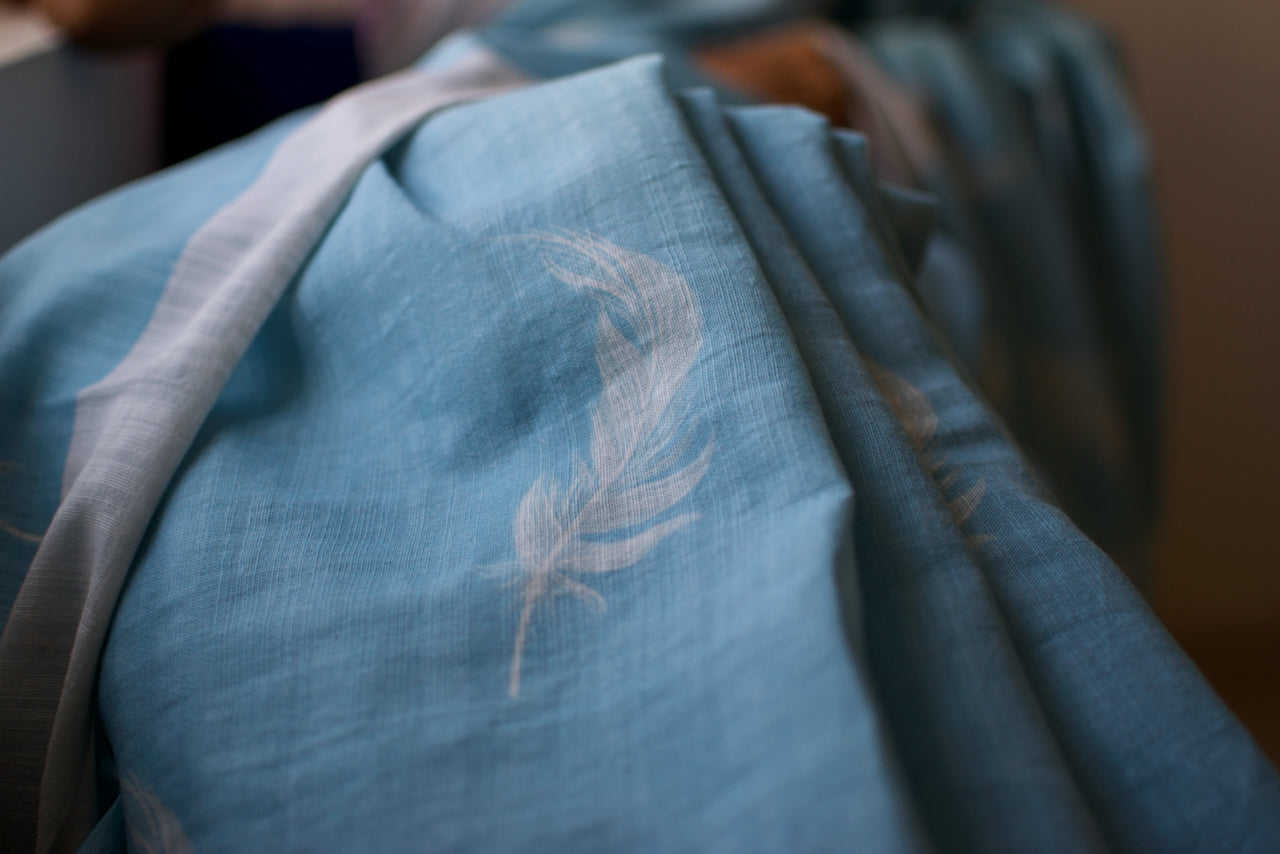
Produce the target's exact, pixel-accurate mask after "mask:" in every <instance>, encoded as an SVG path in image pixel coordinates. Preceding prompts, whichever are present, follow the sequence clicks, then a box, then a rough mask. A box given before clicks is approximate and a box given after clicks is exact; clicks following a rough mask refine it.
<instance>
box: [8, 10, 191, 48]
mask: <svg viewBox="0 0 1280 854" xmlns="http://www.w3.org/2000/svg"><path fill="white" fill-rule="evenodd" d="M7 2H10V3H15V2H16V3H17V5H26V6H31V7H32V8H34V9H37V10H39V12H40V13H41V14H43V15H44V16H45V17H47V18H48V19H49V20H50V21H51V22H53V24H54V25H55V26H57V27H58V29H60V30H62V31H63V32H64V33H66V34H67V36H68V37H69V38H70V39H71V40H72V41H74V42H76V43H78V44H81V45H84V46H87V47H94V48H109V49H122V48H136V47H151V46H156V45H165V44H170V43H172V42H174V41H177V40H178V39H182V38H185V37H186V36H189V35H190V34H191V33H194V32H196V31H198V30H199V29H200V28H201V27H203V26H204V25H205V23H206V21H207V20H208V18H209V15H210V13H211V11H212V9H213V6H214V0H7Z"/></svg>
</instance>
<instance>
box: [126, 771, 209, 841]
mask: <svg viewBox="0 0 1280 854" xmlns="http://www.w3.org/2000/svg"><path fill="white" fill-rule="evenodd" d="M120 792H121V794H122V795H123V796H124V802H125V804H126V805H127V806H126V809H125V835H126V836H128V838H129V850H130V851H137V852H142V854H153V852H154V854H187V852H190V851H191V850H192V849H191V843H190V842H189V841H187V835H186V833H185V832H184V831H183V829H182V823H181V822H179V821H178V817H177V816H175V815H174V814H173V811H172V810H170V809H169V808H168V807H166V806H165V805H164V803H163V802H162V801H161V800H160V799H159V798H157V797H156V795H155V793H154V792H152V791H151V789H149V788H148V787H147V786H146V784H145V783H143V782H142V780H140V779H139V778H138V777H136V776H134V775H132V774H125V775H123V776H122V777H121V779H120Z"/></svg>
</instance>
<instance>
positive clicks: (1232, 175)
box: [1074, 0, 1280, 762]
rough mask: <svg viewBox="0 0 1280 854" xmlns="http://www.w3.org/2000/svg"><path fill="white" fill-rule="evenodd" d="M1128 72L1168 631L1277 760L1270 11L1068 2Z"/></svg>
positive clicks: (1275, 60)
mask: <svg viewBox="0 0 1280 854" xmlns="http://www.w3.org/2000/svg"><path fill="white" fill-rule="evenodd" d="M1074 3H1075V5H1076V6H1077V7H1079V8H1081V9H1082V10H1084V11H1085V12H1087V13H1089V14H1090V15H1092V16H1094V17H1095V18H1096V19H1098V20H1101V21H1103V22H1106V23H1107V24H1109V26H1110V29H1111V30H1112V31H1113V33H1114V34H1115V35H1116V36H1117V37H1118V38H1119V40H1120V42H1121V44H1122V45H1123V48H1124V52H1125V54H1126V56H1127V58H1128V60H1129V64H1130V67H1131V71H1132V73H1133V77H1134V80H1135V85H1136V88H1137V93H1138V100H1139V103H1140V105H1141V106H1142V109H1143V112H1144V115H1145V116H1146V119H1147V123H1148V128H1149V130H1150V133H1151V136H1152V142H1153V145H1154V148H1155V153H1156V165H1157V182H1158V183H1157V187H1158V190H1159V192H1160V197H1161V208H1162V214H1163V216H1164V233H1165V244H1166V248H1167V254H1168V259H1169V264H1170V280H1169V286H1170V291H1169V301H1168V324H1167V332H1168V343H1169V350H1168V358H1169V364H1170V371H1171V373H1170V385H1169V389H1168V392H1169V403H1168V409H1167V411H1166V425H1167V429H1168V433H1167V436H1168V445H1167V448H1166V456H1165V458H1166V465H1165V471H1166V476H1167V480H1166V484H1165V487H1166V491H1165V496H1166V505H1165V519H1164V523H1163V526H1162V528H1161V531H1160V535H1159V542H1158V555H1157V558H1158V561H1159V565H1160V571H1161V579H1162V581H1161V585H1160V587H1159V589H1158V593H1157V601H1156V606H1157V609H1158V610H1159V612H1160V614H1161V616H1162V617H1163V618H1164V620H1165V622H1166V623H1167V624H1168V625H1169V627H1170V628H1171V629H1172V630H1173V632H1174V634H1175V635H1176V636H1177V638H1178V640H1179V641H1180V642H1181V643H1182V645H1183V646H1184V647H1185V648H1186V649H1187V651H1188V652H1189V653H1190V654H1191V656H1192V657H1193V658H1194V659H1195V660H1196V661H1197V663H1198V664H1199V665H1200V666H1201V669H1203V670H1204V671H1205V673H1206V675H1207V676H1208V677H1209V679H1210V681H1211V682H1213V683H1214V685H1215V687H1217V689H1218V691H1219V692H1220V693H1221V694H1222V695H1223V696H1224V697H1225V698H1226V699H1227V701H1228V702H1229V703H1230V704H1231V705H1232V706H1233V708H1234V709H1235V710H1236V713H1237V714H1238V715H1240V716H1241V718H1242V719H1243V720H1244V722H1245V723H1246V724H1247V725H1248V726H1250V727H1251V728H1252V729H1253V731H1254V733H1255V735H1256V736H1257V737H1258V739H1259V741H1261V742H1262V743H1263V746H1264V747H1265V748H1266V749H1267V750H1268V752H1269V753H1270V755H1271V757H1272V758H1273V759H1275V760H1276V761H1278V762H1280V443H1278V442H1277V440H1278V439H1280V49H1277V46H1276V41H1277V34H1278V33H1280V3H1278V2H1276V0H1218V1H1217V2H1215V3H1205V2H1203V0H1160V2H1155V0H1074Z"/></svg>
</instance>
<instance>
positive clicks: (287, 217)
mask: <svg viewBox="0 0 1280 854" xmlns="http://www.w3.org/2000/svg"><path fill="white" fill-rule="evenodd" d="M562 5H563V4H562ZM768 5H769V4H761V9H760V10H757V11H761V13H762V14H764V13H767V12H776V10H775V9H772V8H771V7H770V8H765V7H767V6H768ZM730 6H733V4H724V6H723V8H728V7H730ZM552 7H555V8H554V9H553V8H552ZM559 8H560V7H559V6H556V5H555V4H550V5H549V6H547V7H545V8H541V9H539V8H537V4H532V3H530V4H527V5H526V6H525V7H523V8H519V7H518V8H517V9H515V10H513V11H512V13H511V17H509V18H507V19H506V20H505V21H501V22H499V24H497V25H495V29H493V30H491V31H488V32H487V33H484V34H481V35H480V36H476V37H455V38H454V39H452V40H450V41H448V42H446V43H445V44H442V45H441V46H440V47H438V48H437V49H435V50H434V51H433V52H432V53H430V54H429V55H428V56H427V57H426V58H425V59H424V60H423V61H422V62H421V63H420V64H419V67H417V68H416V69H413V70H410V71H408V72H405V73H404V74H402V75H400V76H396V77H390V78H386V79H385V80H382V81H378V82H375V83H372V84H369V85H367V86H366V87H364V88H361V89H357V90H353V91H352V92H350V93H347V94H346V95H343V96H341V97H340V98H338V99H336V100H335V101H333V102H332V103H330V104H329V105H327V106H326V107H324V108H323V109H321V110H319V111H316V112H314V113H310V114H304V115H299V116H295V117H291V118H289V119H286V120H284V121H282V122H280V123H278V124H276V125H274V126H272V127H269V128H267V129H266V130H264V131H262V132H259V133H257V134H255V135H253V136H251V137H249V138H247V139H245V140H243V141H241V142H238V143H234V144H232V145H230V146H227V147H224V148H222V149H219V150H217V151H215V152H213V153H211V154H209V155H207V156H205V157H202V158H200V159H198V160H195V161H193V162H190V163H188V164H186V165H183V166H181V167H179V168H177V169H174V170H170V171H167V172H165V173H162V174H160V175H157V176H155V177H153V178H150V179H148V180H146V181H143V182H140V183H138V184H136V185H133V186H131V187H128V188H125V189H124V190H121V191H119V192H117V193H114V194H112V195H110V196H108V197H106V198H104V199H102V200H99V201H98V202H95V203H93V204H91V205H89V206H87V207H85V208H83V209H81V210H80V211H77V212H75V213H74V214H72V215H71V216H69V217H67V218H64V219H63V220H62V221H60V222H59V223H57V224H55V225H54V226H52V227H51V228H49V229H47V230H45V231H44V232H42V233H40V234H39V235H37V236H36V237H34V238H32V239H31V240H29V241H27V242H25V243H24V244H22V245H21V246H19V247H18V248H17V249H16V250H14V251H13V252H12V253H10V254H9V255H8V256H6V257H5V258H4V259H3V260H2V261H0V300H2V302H0V412H3V413H4V415H3V417H2V418H0V460H2V461H3V468H2V469H0V478H2V479H3V482H4V484H5V488H4V489H3V490H0V522H2V523H3V529H2V530H0V585H2V586H0V606H2V608H3V613H5V614H6V622H5V628H4V635H3V639H0V752H2V753H0V755H3V764H2V765H0V794H2V795H3V797H2V798H0V800H2V801H3V806H2V807H0V820H2V821H3V825H0V827H2V829H3V833H4V834H5V836H4V840H5V843H6V844H7V845H8V846H9V847H11V848H13V849H14V850H40V851H46V850H52V849H54V848H58V849H67V848H74V847H76V846H77V845H80V844H81V843H82V842H83V845H84V848H83V850H94V851H113V850H124V849H125V847H126V846H127V847H128V848H129V850H174V851H184V850H194V851H239V850H245V849H264V850H289V851H328V850H334V851H338V850H352V849H355V850H432V851H436V850H439V851H452V850H495V851H543V850H548V849H555V850H571V851H598V850H618V851H637V852H638V851H655V850H661V851H667V850H671V851H779V850H787V851H791V850H795V851H827V850H833V849H845V848H857V849H858V850H868V851H886V852H888V851H904V852H906V851H929V850H938V851H1028V850H1036V851H1048V850H1060V851H1063V852H1080V851H1106V850H1116V851H1223V852H1236V851H1268V850H1272V849H1274V848H1276V847H1277V846H1280V778H1278V777H1277V775H1276V772H1275V769H1274V768H1272V766H1271V765H1269V764H1268V762H1267V761H1266V760H1265V759H1264V758H1263V757H1262V756H1261V755H1260V753H1259V752H1258V750H1257V748H1256V746H1255V745H1254V744H1253V742H1252V741H1251V740H1250V739H1249V737H1248V735H1247V734H1245V732H1244V731H1243V730H1242V729H1241V728H1240V726H1239V724H1238V723H1237V722H1236V721H1235V719H1234V718H1233V717H1232V716H1231V714H1230V713H1229V712H1228V711H1227V710H1226V709H1225V708H1224V707H1223V706H1222V704H1221V702H1220V701H1219V700H1218V699H1217V698H1216V697H1215V696H1214V694H1213V693H1212V691H1211V690H1210V689H1209V688H1208V687H1207V685H1206V684H1205V683H1204V682H1203V680H1202V679H1201V677H1200V676H1199V675H1198V674H1197V673H1196V671H1195V669H1194V668H1193V667H1192V665H1191V664H1190V663H1189V661H1188V660H1187V659H1186V657H1185V656H1184V655H1183V654H1182V653H1181V651H1180V650H1179V649H1178V648H1177V647H1176V645H1175V644H1174V643H1173V642H1172V641H1171V639H1170V638H1169V637H1168V635H1167V634H1166V633H1165V632H1164V630H1163V629H1162V628H1161V626H1160V625H1159V623H1158V622H1157V620H1156V619H1155V618H1154V616H1153V615H1152V614H1151V612H1150V611H1149V609H1148V608H1147V606H1146V605H1145V603H1144V602H1143V600H1142V598H1141V597H1140V596H1139V595H1138V593H1137V592H1136V591H1135V589H1134V588H1133V587H1132V586H1131V584H1130V583H1129V582H1128V580H1127V579H1126V578H1125V576H1124V575H1123V573H1121V572H1120V571H1119V570H1118V569H1117V567H1116V566H1115V564H1113V563H1112V562H1111V560H1110V559H1109V558H1108V557H1107V556H1106V554H1105V553H1104V552H1102V551H1101V550H1100V549H1099V548H1098V547H1097V546H1095V545H1094V544H1093V543H1092V542H1091V541H1090V540H1089V539H1088V538H1087V537H1085V536H1084V535H1083V534H1082V533H1081V532H1080V531H1079V530H1078V529H1077V528H1076V527H1075V525H1074V524H1073V523H1072V521H1071V520H1070V519H1069V517H1068V516H1067V515H1066V514H1065V513H1064V512H1063V511H1062V510H1061V509H1059V507H1058V506H1057V502H1056V501H1055V499H1054V498H1053V497H1052V496H1051V494H1050V493H1049V491H1048V490H1046V489H1045V488H1044V486H1043V485H1042V482H1041V479H1040V476H1039V474H1038V473H1037V471H1036V470H1035V467H1034V465H1033V464H1031V463H1029V462H1028V461H1027V460H1026V459H1025V458H1024V457H1023V456H1022V454H1021V453H1020V452H1019V450H1018V449H1017V448H1016V447H1015V445H1014V444H1013V442H1012V441H1011V440H1010V438H1009V435H1008V433H1007V432H1006V428H1005V426H1004V424H1003V423H1002V421H1001V420H1000V419H999V417H998V416H996V415H995V414H994V413H993V411H992V409H991V407H990V404H989V403H988V402H987V400H986V398H985V397H984V396H983V395H982V394H981V393H980V392H979V391H977V390H975V388H974V385H973V383H972V382H971V381H970V380H969V379H967V378H966V376H965V371H964V369H963V368H961V367H958V358H957V355H956V352H957V351H956V349H955V348H953V347H952V346H951V345H950V344H949V343H948V342H947V341H944V340H941V339H940V338H939V337H938V334H937V331H936V330H937V329H938V328H939V327H940V326H941V325H940V324H937V323H935V322H933V320H932V319H931V317H929V316H926V314H925V313H924V312H922V309H921V305H922V304H925V305H926V308H927V303H926V301H925V300H922V299H921V297H920V292H919V291H920V282H921V281H923V280H924V277H925V274H926V272H927V271H928V270H929V267H930V261H929V257H928V253H921V252H918V251H916V252H913V251H911V249H910V247H911V246H913V245H916V244H919V243H920V242H921V240H922V239H923V238H922V237H921V234H920V232H921V231H922V229H921V212H922V211H923V210H925V209H926V207H927V204H926V203H925V202H923V201H922V200H921V199H919V198H918V197H917V196H915V195H913V194H912V193H910V192H908V191H904V190H896V189H892V188H885V187H881V186H878V185H877V180H876V175H875V173H874V170H873V166H872V157H871V156H870V155H869V153H868V150H867V142H866V139H865V138H864V137H862V136H860V135H858V134H854V133H851V132H848V131H844V130H837V129H833V128H832V127H831V126H830V125H829V124H828V123H827V121H826V120H825V119H823V118H821V117H819V116H817V115H816V114H814V113H812V112H809V111H807V110H804V109H801V108H796V107H751V106H743V105H741V104H735V103H733V101H734V99H732V98H730V99H725V98H722V97H721V96H720V95H718V94H717V93H716V92H715V91H714V90H712V89H709V88H689V87H688V85H687V84H688V83H689V82H691V81H696V80H699V79H705V78H703V76H702V75H703V72H702V71H700V70H699V68H698V67H697V65H696V63H695V62H692V61H689V57H688V56H687V55H681V54H679V52H677V54H676V55H675V57H674V58H672V59H663V58H661V57H659V56H654V55H649V56H644V57H640V58H636V59H630V60H626V61H622V62H616V63H609V64H605V65H604V66H603V67H599V68H590V66H592V65H594V64H596V63H597V62H598V61H602V60H604V59H610V58H616V57H609V56H608V55H607V54H608V53H609V51H611V50H614V49H615V46H609V47H608V48H607V49H604V48H600V47H599V45H600V44H601V43H600V42H598V41H593V40H592V39H589V38H588V39H587V41H586V43H587V44H594V45H596V48H595V53H594V54H592V55H591V56H588V55H587V53H590V51H588V52H587V53H577V54H575V53H573V51H571V50H567V49H566V50H565V51H563V52H561V53H558V54H557V53H556V52H555V51H554V50H552V49H551V48H550V47H549V46H548V45H549V44H551V43H553V42H555V41H556V39H565V38H566V36H565V35H564V33H565V30H564V29H563V28H561V29H558V30H557V31H558V33H559V34H558V35H556V36H555V38H554V39H550V40H549V41H543V36H545V35H546V30H545V29H540V28H542V27H543V24H537V25H536V26H535V25H534V24H531V23H528V22H527V21H528V20H533V18H529V19H522V18H521V17H520V16H522V15H524V16H534V17H535V18H536V16H537V15H539V14H546V15H548V16H550V17H549V18H548V19H546V20H550V21H552V22H553V23H564V22H565V21H566V19H565V18H562V17H556V15H553V14H552V12H554V11H555V9H559ZM682 8H684V9H685V10H686V13H687V14H686V15H685V17H680V16H676V18H673V19H672V20H677V19H678V21H679V24H680V26H679V28H676V29H675V30H672V32H698V31H701V30H700V29H699V28H700V27H705V26H706V25H708V22H714V21H715V20H716V18H715V15H714V14H712V12H714V10H715V9H716V8H718V4H714V3H705V4H690V5H689V6H688V7H682ZM561 11H563V10H561ZM695 12H696V13H699V14H705V15H707V16H708V17H704V18H698V15H696V14H694V13H695ZM566 14H567V13H566ZM725 14H727V13H725ZM690 16H691V17H690ZM766 17H767V15H766ZM521 20H526V23H525V24H523V25H522V26H528V27H529V28H530V29H529V30H527V32H529V33H530V35H529V37H528V38H527V39H526V40H525V41H524V42H523V43H521V42H520V40H519V39H517V38H516V37H515V35H514V34H515V33H517V32H518V30H517V29H516V24H517V23H519V22H520V21H521ZM538 20H543V19H538ZM553 29H556V28H553ZM589 29H590V28H588V29H587V30H585V31H584V32H586V31H589ZM644 30H645V27H643V26H641V25H640V23H637V27H636V30H635V31H634V32H632V33H629V34H627V35H628V36H629V37H630V36H635V41H637V42H641V41H645V40H646V39H648V40H654V39H657V40H658V41H661V40H662V39H664V38H667V37H668V35H669V34H664V33H663V32H661V31H656V32H657V34H656V35H655V34H654V32H645V31H644ZM615 31H616V27H615ZM913 38H914V37H913ZM884 39H885V40H884V41H883V42H880V43H879V46H878V47H877V48H876V49H877V50H882V51H884V52H886V53H893V54H894V55H897V54H896V53H894V52H895V51H896V50H897V48H896V47H893V45H895V44H898V43H897V42H893V40H892V39H890V38H889V37H888V36H885V37H884ZM486 45H487V46H486ZM886 45H888V47H886ZM617 49H621V48H617ZM903 50H904V51H905V48H904V49H903ZM557 56H558V57H559V58H560V60H562V61H563V62H564V63H566V64H567V65H576V66H582V67H584V68H588V69H589V70H585V71H580V72H579V73H575V74H570V75H569V76H565V77H563V78H562V79H555V80H550V81H546V82H537V81H535V80H533V79H531V77H539V76H547V75H552V74H554V73H556V72H553V71H552V70H551V69H550V66H551V65H554V64H555V63H554V62H552V61H551V60H552V59H555V58H556V57H557ZM536 63H544V66H543V67H541V68H537V69H535V68H533V67H532V65H534V64H536ZM562 70H568V69H562ZM1091 162H1092V161H1091ZM1117 192H1119V190H1117ZM944 204H945V202H944ZM1002 221H1003V220H1002ZM1034 225H1035V223H1031V224H1030V225H1027V226H1026V227H1027V228H1029V229H1030V228H1033V226H1034ZM1032 236H1036V235H1032ZM1037 239H1038V238H1037ZM1046 240H1047V238H1046ZM944 245H946V244H944ZM951 245H953V246H955V247H957V248H955V249H954V253H957V254H962V253H963V252H965V251H967V250H965V249H963V248H961V247H960V244H959V243H958V242H956V243H953V244H951ZM1036 245H1037V246H1038V245H1040V244H1036ZM1046 245H1047V244H1046ZM945 251H947V250H944V253H945ZM1020 251H1030V248H1028V247H1023V249H1022V250H1020ZM944 257H948V256H945V254H944ZM950 257H955V256H954V255H953V256H950ZM1099 257H1102V256H1101V255H1100V256H1099ZM1106 257H1110V256H1106ZM917 263H918V264H919V265H921V266H920V267H919V269H920V274H919V279H917V277H916V275H915V270H916V268H917ZM933 263H934V264H935V273H934V275H944V274H945V273H946V270H948V269H956V268H955V267H953V266H948V265H947V264H946V263H944V264H943V265H942V267H941V269H942V270H943V272H942V273H938V272H936V271H937V269H939V268H938V267H937V266H936V265H937V263H938V262H937V258H936V257H935V259H934V262H933ZM1058 273H1059V274H1062V271H1058ZM975 275H979V274H975ZM1063 289H1064V290H1063V293H1068V290H1069V289H1067V288H1066V286H1065V285H1064V286H1063ZM1078 293H1079V292H1077V291H1070V292H1069V294H1068V295H1070V294H1078ZM1065 298H1066V297H1064V299H1065ZM1124 340H1128V339H1127V338H1125V339H1124ZM1086 352H1096V351H1094V350H1087V351H1086ZM1098 375H1099V376H1106V375H1107V374H1106V371H1105V369H1104V368H1102V367H1099V368H1098ZM1090 376H1092V375H1090Z"/></svg>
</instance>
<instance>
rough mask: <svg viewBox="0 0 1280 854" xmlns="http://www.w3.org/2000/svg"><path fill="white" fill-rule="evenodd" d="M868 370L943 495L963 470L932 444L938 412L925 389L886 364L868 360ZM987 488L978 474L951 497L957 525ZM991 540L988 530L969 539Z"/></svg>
mask: <svg viewBox="0 0 1280 854" xmlns="http://www.w3.org/2000/svg"><path fill="white" fill-rule="evenodd" d="M866 364H867V370H868V373H870V374H871V379H872V380H873V381H874V382H875V384H876V386H877V387H878V388H879V389H880V393H881V394H882V395H884V399H885V402H886V403H888V404H889V408H890V409H892V410H893V412H894V414H895V415H896V416H898V420H899V421H900V422H902V428H903V430H905V431H906V433H907V438H908V439H910V440H911V446H912V447H913V448H915V450H916V453H917V454H918V455H919V456H920V460H921V462H922V463H924V467H925V470H926V471H928V472H929V475H930V476H931V477H933V479H934V480H935V481H936V482H937V484H938V487H939V488H940V489H941V490H942V491H943V494H944V495H950V494H952V493H953V492H954V487H955V486H956V484H957V483H958V482H959V481H960V480H962V479H963V477H964V472H963V471H962V470H961V469H960V467H959V466H954V465H951V466H949V465H947V458H946V456H945V455H941V454H939V453H938V452H937V450H936V449H935V448H934V447H933V438H934V436H935V435H936V434H937V432H938V414H937V413H936V412H934V410H933V406H932V404H930V403H929V398H928V397H926V396H925V393H924V392H923V391H921V390H920V389H918V388H916V387H915V386H914V385H912V384H911V383H909V382H907V380H906V379H904V378H903V377H902V376H901V375H899V374H897V373H895V372H893V371H891V370H889V369H888V368H886V367H885V366H884V365H880V364H877V363H876V362H873V361H871V360H870V359H868V360H867V363H866ZM986 492H987V481H986V479H985V478H978V479H977V481H975V482H974V483H973V485H972V486H970V487H969V488H968V489H967V490H966V491H965V492H964V493H963V494H962V495H958V496H956V497H954V498H950V499H949V500H948V501H947V509H948V510H949V511H950V512H951V518H953V519H955V521H956V524H957V525H964V524H965V523H966V522H968V521H969V517H971V516H972V515H973V512H974V511H975V510H977V509H978V505H980V504H981V503H982V498H983V496H984V495H986ZM991 541H992V537H990V536H988V535H986V534H975V535H972V536H970V537H968V538H967V539H966V542H967V543H968V544H969V545H970V546H971V547H975V548H976V547H977V546H982V545H985V544H987V543H989V542H991Z"/></svg>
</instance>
